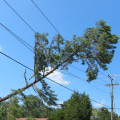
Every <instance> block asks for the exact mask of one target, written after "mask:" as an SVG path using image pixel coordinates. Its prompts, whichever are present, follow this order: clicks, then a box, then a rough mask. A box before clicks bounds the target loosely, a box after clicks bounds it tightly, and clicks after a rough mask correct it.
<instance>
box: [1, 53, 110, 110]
mask: <svg viewBox="0 0 120 120" xmlns="http://www.w3.org/2000/svg"><path fill="white" fill-rule="evenodd" d="M0 53H1V54H2V55H4V56H6V57H7V58H9V59H11V60H13V61H14V62H16V63H18V64H20V65H22V66H23V67H25V68H27V69H29V70H31V71H34V70H32V69H31V68H29V67H27V66H26V65H24V64H22V63H20V62H18V61H17V60H15V59H13V58H11V57H10V56H8V55H6V54H4V53H3V52H0ZM43 77H44V76H43ZM45 78H47V79H48V80H50V81H52V82H54V83H56V84H58V85H60V86H62V87H64V88H66V89H68V90H70V91H72V92H74V90H72V89H70V88H68V87H66V86H64V85H62V84H60V83H58V82H56V81H54V80H52V79H50V78H48V77H45ZM28 86H29V85H28ZM24 88H26V87H24ZM27 88H28V87H27ZM18 90H19V89H18ZM8 96H9V95H8ZM90 100H91V101H93V102H96V103H99V104H101V105H103V106H106V107H107V108H108V106H107V105H104V104H102V103H100V102H98V101H96V100H93V99H90Z"/></svg>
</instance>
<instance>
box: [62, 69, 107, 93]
mask: <svg viewBox="0 0 120 120" xmlns="http://www.w3.org/2000/svg"><path fill="white" fill-rule="evenodd" d="M67 72H68V71H67ZM62 73H63V72H62ZM68 73H69V74H68V75H70V76H73V77H76V78H78V79H80V80H82V81H83V82H85V81H84V80H83V78H80V77H79V76H76V75H74V74H72V73H70V72H68ZM64 74H66V73H64ZM85 83H86V82H85ZM88 85H90V86H92V87H94V88H96V89H98V90H99V91H102V92H103V93H107V92H106V91H104V90H102V89H100V88H97V87H95V86H94V85H91V84H88ZM107 94H108V93H107Z"/></svg>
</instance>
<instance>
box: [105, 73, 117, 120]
mask: <svg viewBox="0 0 120 120" xmlns="http://www.w3.org/2000/svg"><path fill="white" fill-rule="evenodd" d="M108 76H109V77H110V79H111V84H105V86H109V87H110V86H111V120H113V85H119V83H115V84H113V78H112V77H111V76H110V75H108Z"/></svg>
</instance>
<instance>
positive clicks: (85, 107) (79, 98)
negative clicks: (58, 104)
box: [53, 92, 92, 120]
mask: <svg viewBox="0 0 120 120" xmlns="http://www.w3.org/2000/svg"><path fill="white" fill-rule="evenodd" d="M91 114H92V106H91V103H90V100H89V96H88V95H85V93H83V94H79V93H78V92H74V94H72V96H71V98H70V99H69V100H68V101H66V102H64V103H63V107H62V108H61V109H58V110H57V112H56V115H55V116H54V118H53V119H54V120H90V117H91Z"/></svg>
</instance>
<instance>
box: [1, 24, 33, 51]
mask: <svg viewBox="0 0 120 120" xmlns="http://www.w3.org/2000/svg"><path fill="white" fill-rule="evenodd" d="M0 25H1V26H2V27H3V28H4V29H6V30H7V31H8V32H9V33H10V34H11V35H13V36H14V37H15V38H16V39H17V40H18V41H19V42H21V43H22V44H23V45H24V46H25V47H27V48H28V49H29V50H30V51H31V52H33V53H34V51H33V47H32V46H31V45H30V44H28V43H27V42H26V41H25V40H23V39H22V38H20V37H19V36H18V35H16V34H15V33H14V32H12V31H11V30H10V29H8V28H7V27H6V26H5V25H3V24H2V23H0Z"/></svg>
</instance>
